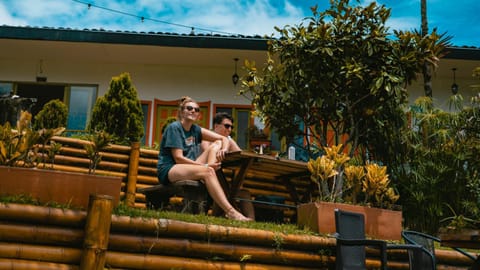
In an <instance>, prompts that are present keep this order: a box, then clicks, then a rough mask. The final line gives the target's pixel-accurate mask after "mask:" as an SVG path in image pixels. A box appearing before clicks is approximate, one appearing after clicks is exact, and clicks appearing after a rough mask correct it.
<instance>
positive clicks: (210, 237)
mask: <svg viewBox="0 0 480 270" xmlns="http://www.w3.org/2000/svg"><path fill="white" fill-rule="evenodd" d="M112 230H114V231H130V230H135V231H136V232H142V233H147V234H150V235H155V236H156V235H168V236H170V237H175V236H182V237H183V238H191V239H201V240H207V241H210V242H213V241H228V242H231V243H246V244H252V243H255V245H256V246H269V247H271V246H275V245H277V244H278V243H279V242H281V248H285V247H288V248H293V247H295V249H298V250H312V249H316V248H318V247H319V246H325V247H333V246H335V239H334V238H331V237H330V238H326V237H320V236H314V235H299V234H298V235H297V234H283V233H276V232H271V231H264V230H258V229H248V228H235V227H225V226H219V225H211V224H198V223H188V222H183V221H178V220H169V219H158V220H157V219H145V218H136V217H127V216H116V215H114V216H112Z"/></svg>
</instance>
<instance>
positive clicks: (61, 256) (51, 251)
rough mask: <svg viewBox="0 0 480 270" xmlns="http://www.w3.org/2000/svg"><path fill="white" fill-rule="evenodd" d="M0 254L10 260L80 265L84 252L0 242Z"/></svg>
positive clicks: (75, 249) (72, 249)
mask: <svg viewBox="0 0 480 270" xmlns="http://www.w3.org/2000/svg"><path fill="white" fill-rule="evenodd" d="M0 254H1V257H2V258H9V259H18V260H35V261H44V262H52V263H66V264H75V265H78V262H79V261H80V256H81V254H82V251H81V250H80V249H78V248H66V247H62V248H58V247H54V246H45V245H30V244H20V243H3V242H0Z"/></svg>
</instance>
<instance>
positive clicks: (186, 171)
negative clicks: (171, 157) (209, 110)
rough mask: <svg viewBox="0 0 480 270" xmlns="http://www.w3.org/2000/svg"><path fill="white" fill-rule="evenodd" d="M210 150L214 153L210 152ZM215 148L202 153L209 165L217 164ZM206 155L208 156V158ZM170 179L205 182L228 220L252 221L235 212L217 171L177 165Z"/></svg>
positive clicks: (197, 166)
mask: <svg viewBox="0 0 480 270" xmlns="http://www.w3.org/2000/svg"><path fill="white" fill-rule="evenodd" d="M210 149H212V151H211V152H210ZM214 149H215V147H211V148H209V153H205V152H204V153H202V155H201V156H203V157H206V158H207V159H208V161H209V162H208V163H210V162H216V152H215V150H214ZM204 154H207V155H206V156H205V155H204ZM199 158H200V157H199ZM168 178H169V179H170V181H171V182H176V181H179V180H185V179H190V180H199V181H200V180H203V181H204V182H205V186H206V187H207V190H208V193H209V194H210V196H211V197H212V199H213V201H215V203H217V204H218V206H220V208H222V210H223V211H225V213H226V215H227V217H228V218H231V219H236V220H245V221H246V220H251V219H249V218H246V217H245V216H243V215H242V214H241V213H240V212H238V211H237V210H235V208H233V206H232V205H231V204H230V202H229V201H228V199H227V197H226V196H225V193H224V192H223V189H222V186H221V185H220V182H219V181H218V178H217V175H216V174H215V170H214V169H213V168H211V167H205V166H199V165H191V164H176V165H174V166H173V167H172V169H170V171H169V172H168Z"/></svg>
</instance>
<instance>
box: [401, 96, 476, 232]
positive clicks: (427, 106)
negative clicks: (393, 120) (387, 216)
mask: <svg viewBox="0 0 480 270" xmlns="http://www.w3.org/2000/svg"><path fill="white" fill-rule="evenodd" d="M459 108H461V111H459V112H445V111H443V110H440V109H438V108H436V106H435V105H434V104H433V102H432V100H431V98H428V97H422V98H419V99H417V101H416V103H415V105H414V106H413V107H412V109H411V111H410V114H411V119H412V128H411V129H410V130H409V132H407V133H405V134H404V135H405V136H404V140H403V143H404V144H405V146H406V148H407V155H406V157H405V158H406V159H405V162H404V163H403V164H401V165H400V166H397V168H396V170H394V171H393V172H392V176H393V177H395V178H397V179H398V183H399V189H400V194H402V196H401V198H400V203H401V205H402V206H403V213H404V217H405V225H406V226H407V227H408V228H410V229H415V230H419V231H424V232H428V233H431V234H435V233H437V232H438V229H439V227H441V226H445V225H447V224H442V222H441V221H442V220H444V219H447V218H449V217H451V216H452V215H454V214H456V215H463V216H468V217H472V218H480V160H479V159H478V157H479V156H480V136H479V134H480V128H479V127H480V125H479V121H478V119H479V118H478V116H479V113H480V107H478V106H475V105H474V106H473V107H462V106H460V107H459ZM452 210H453V213H452Z"/></svg>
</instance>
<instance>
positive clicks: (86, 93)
mask: <svg viewBox="0 0 480 270" xmlns="http://www.w3.org/2000/svg"><path fill="white" fill-rule="evenodd" d="M96 97H97V87H95V86H71V88H70V97H69V99H68V100H69V104H68V123H67V129H69V130H85V129H86V128H87V124H88V121H89V120H90V117H91V113H92V109H93V105H94V104H95V100H96Z"/></svg>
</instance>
